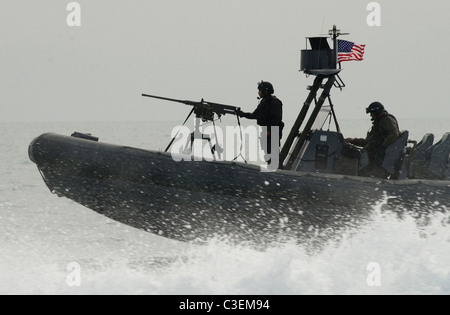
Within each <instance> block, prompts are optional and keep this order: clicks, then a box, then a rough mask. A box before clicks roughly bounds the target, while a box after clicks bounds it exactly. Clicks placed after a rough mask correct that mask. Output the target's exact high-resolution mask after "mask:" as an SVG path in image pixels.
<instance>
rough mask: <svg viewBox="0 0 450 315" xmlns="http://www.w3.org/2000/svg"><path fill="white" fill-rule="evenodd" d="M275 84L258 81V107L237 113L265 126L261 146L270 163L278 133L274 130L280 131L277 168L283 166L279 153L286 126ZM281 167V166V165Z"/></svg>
mask: <svg viewBox="0 0 450 315" xmlns="http://www.w3.org/2000/svg"><path fill="white" fill-rule="evenodd" d="M274 92H275V91H274V89H273V85H272V84H271V83H270V82H267V81H261V82H259V83H258V96H259V97H258V99H260V100H261V101H260V102H259V104H258V107H257V108H256V109H255V111H254V112H253V113H244V112H242V111H240V110H239V111H238V112H237V113H236V114H237V115H238V116H239V117H244V118H248V119H256V123H257V124H258V126H261V127H263V128H262V132H265V135H264V134H261V136H260V141H261V147H262V149H263V150H264V153H265V154H266V159H265V160H266V161H267V163H268V164H271V161H272V157H273V155H272V145H271V144H272V143H271V138H272V137H276V136H277V135H275V134H272V133H273V132H277V133H278V137H277V138H278V147H277V148H276V152H273V153H276V154H277V157H278V158H277V159H276V160H277V161H278V162H277V163H278V164H279V165H277V168H279V167H280V166H281V163H280V161H279V153H280V144H281V142H280V141H281V137H282V130H283V127H284V123H283V120H282V119H283V103H282V102H281V101H280V100H279V99H278V98H277V97H276V96H274V95H273V93H274ZM274 126H277V127H278V128H272V127H274ZM280 168H281V167H280Z"/></svg>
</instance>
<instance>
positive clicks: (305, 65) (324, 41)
mask: <svg viewBox="0 0 450 315" xmlns="http://www.w3.org/2000/svg"><path fill="white" fill-rule="evenodd" d="M328 34H329V36H331V39H332V43H333V49H332V48H331V47H330V45H329V44H328V38H329V36H319V37H307V38H306V49H303V50H301V53H300V71H303V72H304V73H305V74H308V75H315V76H318V75H320V76H323V77H327V76H331V75H336V74H338V73H339V72H340V71H341V68H340V66H339V68H338V63H337V59H338V58H337V47H338V45H337V38H338V37H339V35H347V34H348V33H341V31H340V30H338V29H336V25H334V26H333V29H332V30H330V31H328ZM308 42H309V46H310V48H309V49H308Z"/></svg>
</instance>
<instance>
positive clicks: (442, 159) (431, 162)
mask: <svg viewBox="0 0 450 315" xmlns="http://www.w3.org/2000/svg"><path fill="white" fill-rule="evenodd" d="M425 158H426V170H427V171H428V173H429V174H430V175H432V177H436V178H438V179H449V178H450V174H449V170H448V168H449V159H450V132H447V133H445V134H444V135H443V136H442V139H441V140H439V141H438V142H437V143H435V144H434V145H432V146H431V147H429V148H428V149H427V150H426V151H425Z"/></svg>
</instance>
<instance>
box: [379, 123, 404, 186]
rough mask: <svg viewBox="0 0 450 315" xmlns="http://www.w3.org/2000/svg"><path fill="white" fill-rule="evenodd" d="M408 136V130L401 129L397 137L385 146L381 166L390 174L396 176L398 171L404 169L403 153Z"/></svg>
mask: <svg viewBox="0 0 450 315" xmlns="http://www.w3.org/2000/svg"><path fill="white" fill-rule="evenodd" d="M408 136H409V132H408V131H407V130H404V131H402V132H401V133H400V136H399V137H398V139H397V140H395V142H394V143H392V144H391V145H390V146H388V147H387V148H386V152H385V154H384V159H383V163H382V164H381V166H382V167H383V168H384V169H385V170H386V172H388V173H389V174H391V175H392V176H395V177H397V176H398V175H399V172H401V171H402V170H403V169H404V165H405V161H404V155H405V154H404V153H405V148H406V145H407V143H408Z"/></svg>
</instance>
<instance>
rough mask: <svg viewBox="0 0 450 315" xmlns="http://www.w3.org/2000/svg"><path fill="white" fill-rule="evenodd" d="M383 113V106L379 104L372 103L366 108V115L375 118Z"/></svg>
mask: <svg viewBox="0 0 450 315" xmlns="http://www.w3.org/2000/svg"><path fill="white" fill-rule="evenodd" d="M383 111H384V106H383V104H381V103H380V102H373V103H371V104H370V105H369V107H367V108H366V113H367V114H368V113H371V114H374V115H375V116H378V115H379V114H381V113H382V112H383Z"/></svg>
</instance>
